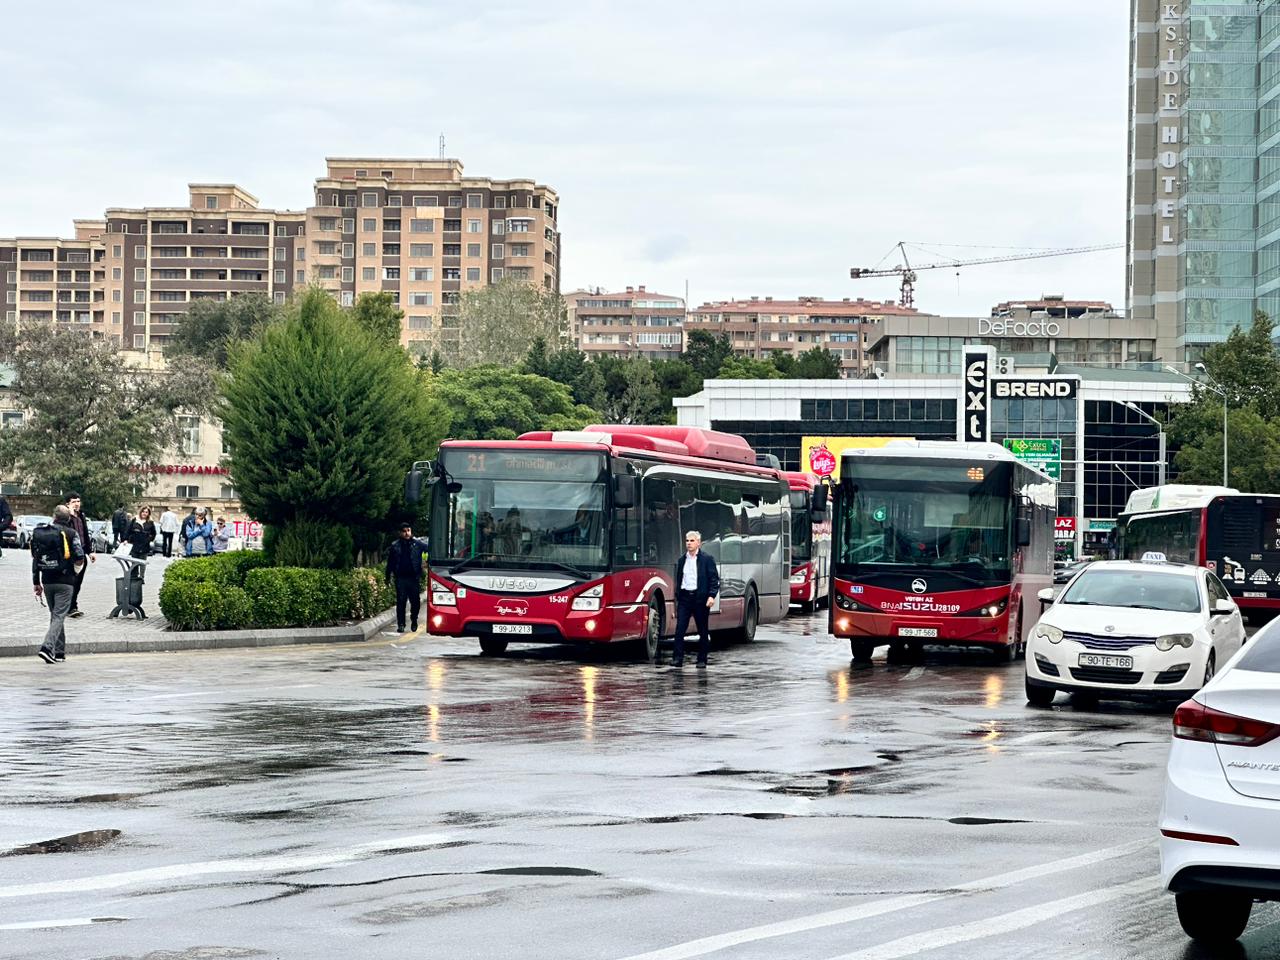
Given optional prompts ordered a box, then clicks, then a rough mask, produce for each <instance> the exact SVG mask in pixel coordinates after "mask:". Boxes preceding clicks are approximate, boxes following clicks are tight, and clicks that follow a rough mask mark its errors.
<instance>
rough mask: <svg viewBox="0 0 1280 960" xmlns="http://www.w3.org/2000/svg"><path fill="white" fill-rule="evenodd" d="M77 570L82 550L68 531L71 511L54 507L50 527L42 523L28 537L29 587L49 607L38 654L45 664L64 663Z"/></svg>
mask: <svg viewBox="0 0 1280 960" xmlns="http://www.w3.org/2000/svg"><path fill="white" fill-rule="evenodd" d="M77 567H79V568H83V567H84V547H82V546H81V545H80V538H79V537H78V536H77V535H76V532H75V530H74V529H72V527H71V511H70V510H69V509H67V507H66V505H65V504H58V506H56V507H54V510H53V523H42V524H40V525H39V526H38V527H36V528H35V530H34V531H32V534H31V584H32V587H33V588H34V589H35V594H36V596H37V597H41V596H42V597H43V598H44V602H45V603H47V604H48V605H49V630H48V632H46V633H45V635H44V643H42V644H41V645H40V650H39V656H40V659H41V660H43V661H44V662H45V663H61V662H62V661H64V660H66V659H67V631H66V625H65V621H66V619H67V614H68V613H70V612H71V596H72V594H73V593H74V592H75V583H76V572H77Z"/></svg>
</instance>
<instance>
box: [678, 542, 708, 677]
mask: <svg viewBox="0 0 1280 960" xmlns="http://www.w3.org/2000/svg"><path fill="white" fill-rule="evenodd" d="M684 547H685V552H684V553H683V554H682V555H681V556H680V559H679V560H677V561H676V636H675V649H674V650H673V651H672V652H671V665H672V666H673V667H682V666H684V635H685V631H687V630H688V629H689V618H690V617H692V618H693V622H694V623H695V624H696V625H697V627H698V666H700V667H705V666H706V665H707V653H708V652H709V651H710V649H711V632H710V629H709V627H708V624H709V622H710V620H711V607H712V606H713V605H714V604H715V602H716V596H717V595H719V593H720V572H719V571H718V570H717V569H716V561H715V558H714V557H713V556H711V554H709V553H703V552H702V549H701V547H702V534H701V533H699V532H698V531H697V530H690V531H689V532H688V533H686V534H685V535H684Z"/></svg>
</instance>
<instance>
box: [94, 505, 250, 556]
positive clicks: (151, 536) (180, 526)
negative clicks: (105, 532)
mask: <svg viewBox="0 0 1280 960" xmlns="http://www.w3.org/2000/svg"><path fill="white" fill-rule="evenodd" d="M156 530H157V528H156V525H155V524H154V523H152V521H151V508H150V507H141V508H140V509H139V510H138V515H137V516H136V517H131V516H130V514H129V513H128V511H127V510H126V509H125V508H124V506H121V507H120V508H119V509H117V510H116V512H115V513H113V514H112V515H111V533H112V537H113V543H112V545H113V546H115V545H117V544H119V543H120V542H121V541H128V542H129V543H131V544H135V546H136V547H137V549H139V550H143V549H145V550H146V553H142V554H134V553H131V554H130V555H131V556H135V557H137V556H142V557H146V556H149V555H150V553H151V545H152V544H153V543H154V542H155V539H156ZM159 532H160V552H161V553H162V554H163V555H164V556H166V557H171V556H173V538H174V536H175V535H176V536H178V543H179V546H181V547H183V548H184V549H185V556H188V557H192V556H196V553H195V546H196V544H197V543H200V544H202V545H203V547H204V553H206V554H208V553H222V552H224V551H225V550H226V549H227V545H228V543H229V542H230V540H231V527H229V526H228V525H227V520H226V518H225V517H219V518H218V522H217V523H216V524H215V523H214V522H213V518H212V514H211V513H210V512H209V511H207V510H206V509H205V508H204V507H192V508H191V512H190V513H188V514H187V515H186V517H184V518H182V520H181V521H179V519H178V515H177V514H176V513H174V512H173V510H172V509H170V508H168V507H166V508H165V511H164V513H162V514H161V515H160V526H159ZM143 534H146V537H145V539H143Z"/></svg>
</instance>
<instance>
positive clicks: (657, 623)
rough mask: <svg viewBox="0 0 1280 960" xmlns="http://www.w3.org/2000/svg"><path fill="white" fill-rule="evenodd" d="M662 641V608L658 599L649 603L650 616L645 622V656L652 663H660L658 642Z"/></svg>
mask: <svg viewBox="0 0 1280 960" xmlns="http://www.w3.org/2000/svg"><path fill="white" fill-rule="evenodd" d="M661 639H662V606H661V605H660V604H659V603H658V598H657V597H654V598H653V599H652V600H650V601H649V615H648V618H647V619H646V621H645V631H644V647H643V649H644V656H645V659H646V660H648V661H649V662H650V663H657V662H658V642H659V641H660V640H661Z"/></svg>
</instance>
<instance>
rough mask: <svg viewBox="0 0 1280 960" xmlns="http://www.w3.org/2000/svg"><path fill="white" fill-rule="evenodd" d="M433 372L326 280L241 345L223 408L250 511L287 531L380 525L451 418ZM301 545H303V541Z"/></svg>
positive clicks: (360, 529) (234, 466) (363, 530)
mask: <svg viewBox="0 0 1280 960" xmlns="http://www.w3.org/2000/svg"><path fill="white" fill-rule="evenodd" d="M429 379H430V375H429V374H427V373H425V372H422V371H417V370H415V369H414V367H413V365H412V364H411V363H410V361H409V357H408V355H407V354H406V353H405V352H404V351H403V350H401V349H400V348H399V347H397V346H394V345H392V344H389V343H387V342H386V341H385V339H383V338H380V337H378V336H375V335H374V334H371V333H370V332H369V331H368V330H367V329H365V328H364V327H362V326H361V325H360V324H359V323H357V322H356V320H355V319H354V318H353V317H352V316H351V315H350V314H349V313H348V312H346V311H343V310H342V309H341V308H340V307H338V305H337V304H336V303H335V302H334V300H333V298H332V297H331V296H329V294H327V293H325V292H324V291H322V290H318V289H311V290H308V291H306V292H305V293H304V294H303V295H302V296H301V297H300V298H298V299H297V300H295V301H294V302H293V303H292V304H291V305H290V307H289V309H288V311H287V312H286V314H285V315H284V317H282V318H281V319H280V320H277V321H276V322H274V323H271V324H270V325H268V326H267V327H266V328H264V329H263V330H262V331H261V332H260V333H259V335H258V336H257V337H256V338H254V339H253V340H251V341H249V342H247V343H244V344H241V345H240V346H238V347H236V348H234V349H233V350H232V352H231V358H230V375H229V377H228V379H227V382H226V385H225V387H224V392H223V401H222V403H221V404H220V406H219V411H220V414H221V417H222V421H223V425H224V435H225V436H226V438H227V441H228V444H229V446H230V449H231V454H230V468H231V472H232V475H233V476H234V478H235V484H236V489H237V490H238V491H239V493H240V498H241V501H242V502H243V504H244V508H245V511H246V512H247V513H249V514H250V515H251V516H254V517H257V518H258V519H260V520H262V521H263V522H264V523H266V524H268V525H269V526H271V527H276V528H279V529H280V530H281V533H280V536H281V537H282V538H283V537H284V534H285V533H287V532H288V528H289V527H290V525H292V524H295V523H297V524H299V526H300V528H302V529H311V530H317V529H319V530H322V529H324V526H325V525H326V524H328V525H331V526H341V527H344V528H346V529H348V530H352V531H353V532H354V533H355V534H356V542H357V543H362V542H367V541H366V540H365V539H364V535H365V534H367V533H368V532H369V531H371V530H376V529H377V528H378V527H380V526H381V525H382V524H383V523H384V522H385V521H386V519H387V517H388V516H389V515H390V514H391V511H392V510H393V509H394V508H395V507H396V505H397V504H398V501H399V491H400V487H401V482H402V480H403V477H404V474H405V470H406V469H407V468H408V466H409V464H410V463H412V462H413V461H414V460H418V459H422V458H423V457H427V456H430V455H431V454H432V453H433V452H434V450H435V448H436V446H437V444H438V443H439V441H440V439H441V438H442V437H443V436H445V435H446V433H447V431H448V426H449V414H448V409H447V407H446V406H445V405H444V404H443V403H441V402H440V401H439V400H437V399H435V398H434V397H433V396H432V395H431V392H430V390H429V388H428V381H429ZM299 550H301V548H299Z"/></svg>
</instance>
